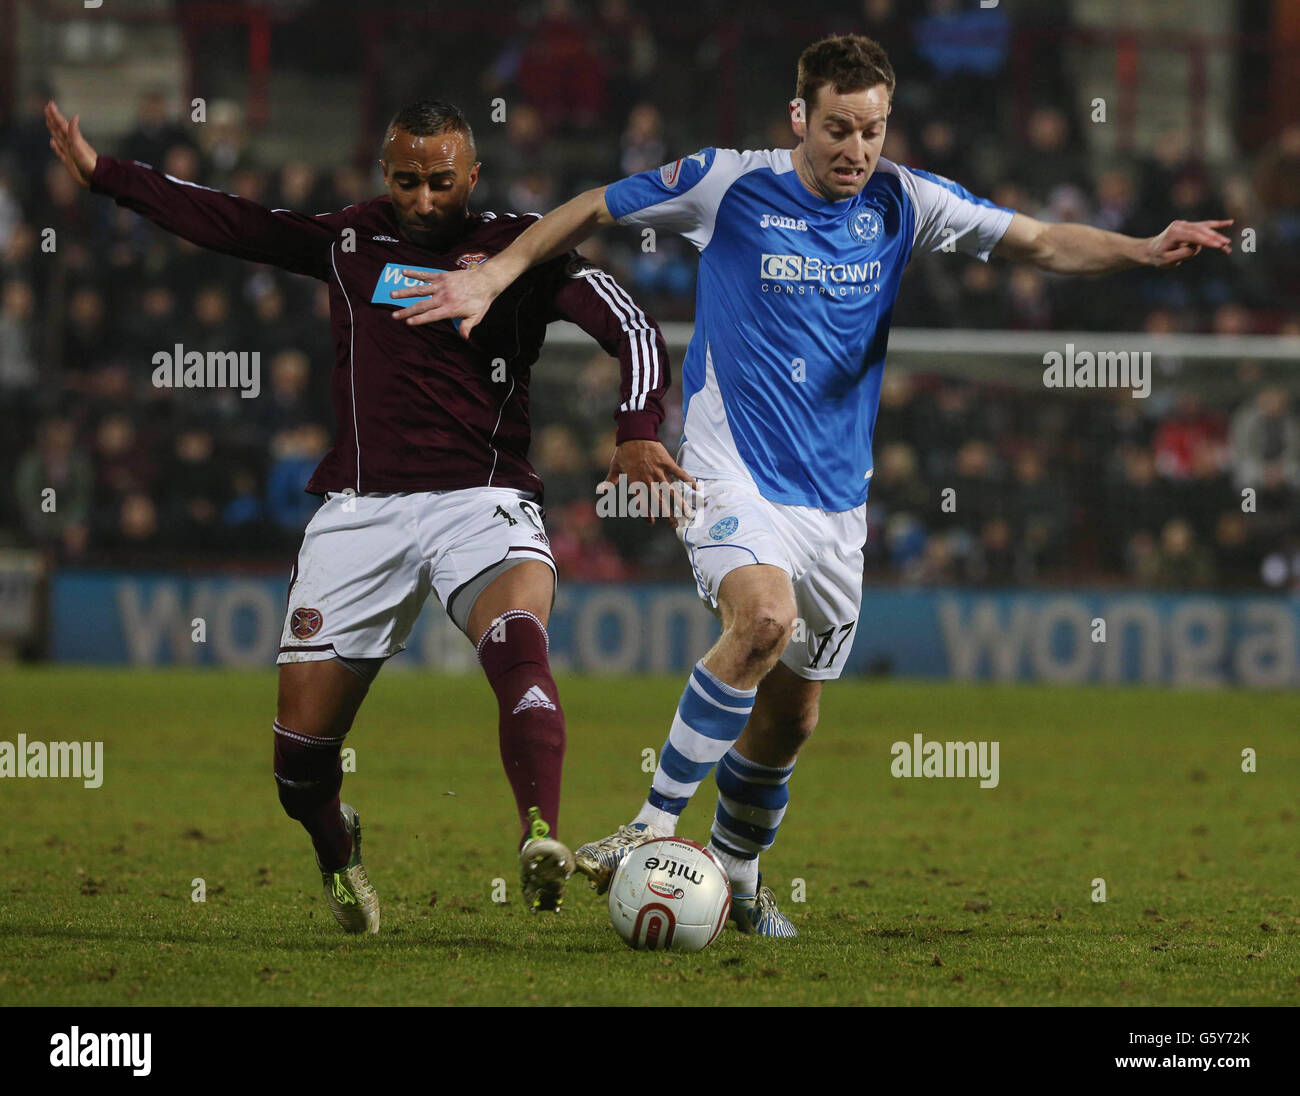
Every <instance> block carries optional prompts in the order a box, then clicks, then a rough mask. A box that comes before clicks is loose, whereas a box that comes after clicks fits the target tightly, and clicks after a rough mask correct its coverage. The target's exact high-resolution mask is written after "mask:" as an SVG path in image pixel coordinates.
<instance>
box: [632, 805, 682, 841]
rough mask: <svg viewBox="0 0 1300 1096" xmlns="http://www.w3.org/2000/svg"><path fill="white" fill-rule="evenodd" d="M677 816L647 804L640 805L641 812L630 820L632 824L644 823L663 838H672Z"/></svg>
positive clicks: (675, 829) (674, 832)
mask: <svg viewBox="0 0 1300 1096" xmlns="http://www.w3.org/2000/svg"><path fill="white" fill-rule="evenodd" d="M677 818H678V816H677V815H675V814H673V813H672V812H671V811H661V810H660V809H659V808H658V807H652V806H651V805H650V804H649V803H643V804H641V810H640V811H639V812H638V813H637V816H636V817H635V818H634V819H632V822H633V824H635V823H637V822H644V823H645V824H646V825H647V826H649V827H650V828H651V829H652V830H654V831H655V833H657V834H661V835H662V836H664V837H672V836H673V835H675V834H676V833H677Z"/></svg>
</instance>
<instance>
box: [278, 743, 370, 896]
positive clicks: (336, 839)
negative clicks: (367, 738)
mask: <svg viewBox="0 0 1300 1096" xmlns="http://www.w3.org/2000/svg"><path fill="white" fill-rule="evenodd" d="M342 749H343V738H342V737H341V736H340V737H339V738H314V737H312V736H311V735H305V734H298V733H297V732H296V731H291V730H289V729H288V728H287V727H283V726H281V725H280V723H279V721H278V720H277V721H276V723H275V783H276V786H277V787H278V788H279V791H280V805H281V806H282V807H284V812H285V814H287V815H288V816H289V817H290V818H296V819H297V820H298V821H299V822H301V823H302V824H303V827H304V828H305V829H306V831H307V833H308V834H309V835H310V836H311V843H312V845H313V846H314V847H315V849H316V858H317V859H318V860H319V861H320V863H321V870H322V871H337V870H338V869H339V868H341V867H343V865H344V864H346V863H347V862H348V859H349V857H351V855H352V835H351V834H349V833H348V831H347V829H346V828H345V827H344V825H343V818H342V816H341V815H340V814H339V789H340V788H341V787H342V786H343V763H342V761H341V760H340V751H341V750H342Z"/></svg>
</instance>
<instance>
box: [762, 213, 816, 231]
mask: <svg viewBox="0 0 1300 1096" xmlns="http://www.w3.org/2000/svg"><path fill="white" fill-rule="evenodd" d="M758 227H759V228H792V229H794V230H795V231H796V232H807V231H808V222H807V221H796V220H795V219H794V218H793V217H784V216H782V215H781V214H779V213H764V214H763V216H761V217H760V218H759V219H758Z"/></svg>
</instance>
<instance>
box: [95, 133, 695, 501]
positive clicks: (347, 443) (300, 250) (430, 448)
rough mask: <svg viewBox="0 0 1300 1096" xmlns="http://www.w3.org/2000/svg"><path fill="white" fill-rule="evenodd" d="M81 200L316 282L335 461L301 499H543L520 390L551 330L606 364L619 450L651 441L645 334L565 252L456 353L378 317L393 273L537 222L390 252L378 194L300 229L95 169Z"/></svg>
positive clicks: (659, 359) (482, 225)
mask: <svg viewBox="0 0 1300 1096" xmlns="http://www.w3.org/2000/svg"><path fill="white" fill-rule="evenodd" d="M90 185H91V189H92V190H94V191H96V192H98V193H101V194H107V195H109V196H111V197H112V198H114V199H115V200H116V201H117V204H118V205H121V206H125V207H126V208H127V209H131V210H134V211H135V212H137V213H140V214H143V215H144V216H145V217H148V218H149V219H150V220H152V221H155V222H156V223H157V224H159V225H161V226H162V227H163V228H165V229H167V230H168V231H169V232H173V233H175V234H176V235H178V236H182V237H184V238H185V239H187V240H190V241H191V242H193V243H195V244H198V245H199V246H201V247H206V248H210V249H212V250H213V251H220V252H222V253H224V254H227V255H235V256H238V257H239V258H241V259H251V260H252V261H254V262H259V263H269V264H271V265H273V266H278V267H281V268H283V269H285V270H289V271H292V272H294V273H296V274H307V275H310V276H311V277H313V278H319V279H321V280H322V281H324V282H327V283H328V284H329V290H330V298H329V299H330V329H331V333H332V335H333V338H334V355H335V366H334V371H333V378H332V382H331V387H332V395H333V402H334V413H335V419H336V433H335V438H334V447H333V448H332V449H331V450H330V451H329V452H328V453H327V454H326V455H325V458H324V460H322V461H321V463H320V464H319V466H317V468H316V471H315V473H314V474H313V475H312V477H311V481H310V482H309V483H308V485H307V490H308V491H309V492H311V493H313V494H323V493H324V492H326V491H343V490H353V491H356V492H357V493H358V494H365V493H367V492H372V491H379V492H387V491H445V490H457V489H461V488H466V487H485V486H492V487H513V488H518V489H521V490H525V491H533V492H536V493H537V494H538V495H539V496H540V495H541V491H542V483H541V479H540V478H539V477H538V475H537V473H536V472H535V471H534V470H533V467H532V465H531V464H529V462H528V443H529V417H528V381H529V374H530V370H531V367H532V365H533V363H534V362H535V361H536V360H537V357H538V354H539V352H540V351H541V348H542V342H543V340H544V339H545V337H546V326H547V324H549V323H551V322H552V321H554V320H570V321H572V322H573V323H575V324H577V325H578V326H580V327H581V328H582V329H583V330H584V331H586V332H587V333H588V334H590V335H591V336H592V338H593V339H595V340H596V342H598V343H599V344H600V345H601V347H603V348H604V350H605V351H606V352H607V353H609V354H611V355H616V356H617V357H618V360H619V363H620V365H621V366H622V374H623V379H622V390H621V392H620V402H619V406H618V410H617V411H616V412H615V415H614V417H615V421H616V422H617V426H618V431H617V438H618V441H619V442H620V443H622V442H624V441H630V440H634V439H656V438H657V436H658V427H659V424H660V422H662V421H663V394H664V392H665V390H666V389H667V387H668V383H669V379H670V378H669V363H668V354H667V350H666V347H665V345H664V339H663V334H662V333H661V332H660V330H659V326H658V325H657V324H656V323H655V322H654V321H653V320H652V319H650V318H649V317H647V316H646V314H645V313H644V312H643V311H642V310H641V309H640V308H639V307H637V305H636V303H635V302H634V301H633V300H632V298H631V297H630V296H629V295H628V293H627V292H626V290H624V289H623V288H622V286H620V285H619V284H618V283H617V282H616V281H615V280H614V279H613V278H612V277H611V276H610V275H609V274H607V273H606V272H605V271H603V270H601V269H599V268H598V267H595V266H593V265H592V264H591V263H589V262H587V261H586V260H584V259H582V257H581V256H579V255H578V254H577V253H576V252H575V253H570V254H569V255H568V256H562V257H560V258H559V259H556V260H553V261H551V262H548V263H543V264H540V265H539V266H536V267H534V268H533V269H532V270H530V271H528V272H527V273H526V274H524V275H523V276H521V277H520V278H519V279H518V280H517V281H516V282H515V283H514V284H513V285H511V286H510V287H509V288H508V289H507V290H506V291H505V292H504V293H502V294H501V296H500V297H498V298H497V299H496V300H495V301H494V302H493V304H492V307H491V308H490V309H489V310H488V313H487V315H486V316H485V317H484V318H483V320H482V322H481V323H479V325H478V326H477V327H475V328H474V330H473V332H471V334H470V338H469V339H464V338H462V337H461V335H460V332H459V331H458V330H457V327H456V324H455V323H454V322H453V321H451V320H441V321H438V322H437V323H431V324H423V325H419V326H414V327H412V326H410V325H408V324H405V323H403V322H401V321H399V320H395V319H393V313H394V312H395V311H396V310H397V309H398V308H401V307H405V306H407V305H409V304H411V303H413V302H412V299H410V298H407V299H401V298H398V299H396V300H394V299H392V297H391V296H390V294H391V292H392V290H393V289H396V288H398V287H399V286H401V285H403V284H410V285H418V284H420V283H418V282H405V281H404V279H403V275H402V273H401V271H402V270H403V269H404V268H406V269H414V268H423V269H425V270H455V269H457V268H458V267H467V266H471V265H473V264H475V263H479V262H482V261H483V260H484V259H487V258H489V257H490V256H492V255H495V254H496V253H497V252H499V251H502V250H503V249H505V248H506V247H507V246H508V245H509V244H510V242H511V241H512V240H514V239H515V237H516V236H518V235H519V234H520V233H521V232H523V231H524V229H525V228H527V227H528V226H529V225H530V224H532V223H533V222H534V221H535V220H536V219H537V214H526V215H524V216H515V215H513V214H507V215H505V216H497V215H495V214H493V213H474V214H470V215H469V216H468V217H467V218H466V220H465V223H464V227H463V229H462V231H461V232H460V233H459V234H458V235H457V237H456V239H455V241H454V242H453V243H449V244H447V245H445V248H444V250H441V251H431V250H428V249H427V248H423V247H420V246H418V245H416V244H413V243H411V242H410V241H408V240H404V239H402V238H401V234H400V232H399V230H398V224H397V220H396V218H395V216H394V214H393V203H392V199H390V198H389V197H387V196H384V197H380V198H372V199H371V200H369V201H365V202H359V203H357V204H356V205H353V206H349V207H348V208H347V209H343V210H339V211H338V212H336V213H324V214H320V215H317V216H314V217H308V216H305V215H303V214H300V213H294V212H292V211H290V210H284V209H275V210H272V209H265V208H264V207H262V206H259V205H258V204H256V203H255V202H250V201H248V200H247V199H244V198H239V197H237V196H235V195H232V194H226V193H223V192H221V191H218V190H211V189H209V188H207V187H202V186H198V185H196V184H194V183H187V182H183V181H181V180H179V179H174V178H172V177H171V176H170V175H165V174H163V173H162V172H160V171H157V170H155V169H154V168H152V167H149V166H148V165H147V164H141V163H138V162H129V161H125V160H118V159H114V158H112V157H108V156H100V157H99V162H98V163H97V164H96V166H95V172H94V175H93V176H92V178H91V183H90Z"/></svg>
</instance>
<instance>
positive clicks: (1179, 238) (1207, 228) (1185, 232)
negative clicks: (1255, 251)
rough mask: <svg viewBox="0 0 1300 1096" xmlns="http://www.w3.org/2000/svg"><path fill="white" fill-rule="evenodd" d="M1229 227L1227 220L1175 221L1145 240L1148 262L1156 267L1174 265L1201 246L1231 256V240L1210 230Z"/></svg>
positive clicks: (1190, 255)
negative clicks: (1157, 234)
mask: <svg viewBox="0 0 1300 1096" xmlns="http://www.w3.org/2000/svg"><path fill="white" fill-rule="evenodd" d="M1230 224H1232V222H1231V221H1175V222H1174V223H1173V224H1171V225H1170V226H1169V227H1168V228H1166V229H1165V230H1164V231H1163V232H1162V233H1160V235H1159V236H1152V237H1151V239H1149V240H1148V241H1147V258H1148V261H1149V262H1150V264H1151V265H1152V266H1154V267H1157V268H1165V267H1171V266H1178V265H1179V264H1180V263H1182V262H1183V260H1184V259H1190V258H1192V257H1193V256H1195V255H1199V254H1200V253H1201V248H1203V247H1212V248H1214V250H1215V251H1222V252H1223V253H1224V254H1225V255H1231V254H1232V241H1231V240H1229V239H1228V237H1227V236H1224V235H1222V234H1221V233H1218V232H1215V231H1214V230H1215V229H1216V228H1226V227H1227V226H1228V225H1230Z"/></svg>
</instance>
